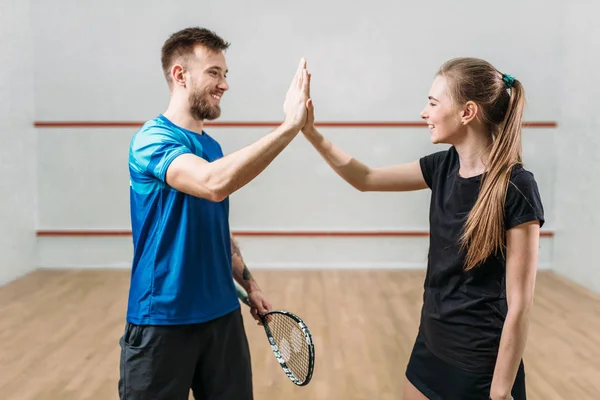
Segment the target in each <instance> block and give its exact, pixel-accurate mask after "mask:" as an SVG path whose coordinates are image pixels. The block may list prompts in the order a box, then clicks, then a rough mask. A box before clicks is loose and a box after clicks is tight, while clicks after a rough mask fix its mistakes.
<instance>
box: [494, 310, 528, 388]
mask: <svg viewBox="0 0 600 400" xmlns="http://www.w3.org/2000/svg"><path fill="white" fill-rule="evenodd" d="M528 328H529V316H528V313H527V311H519V310H513V311H509V312H508V314H507V316H506V321H505V323H504V328H503V330H502V337H501V340H500V349H499V351H498V357H497V360H496V367H495V370H494V377H493V380H492V388H491V392H492V394H496V395H498V396H497V397H496V398H499V399H500V398H506V399H510V398H511V397H510V392H511V390H512V387H513V384H514V381H515V377H516V375H517V371H518V369H519V364H520V362H521V359H522V358H523V353H524V351H525V344H526V342H527V332H528ZM501 396H504V397H501Z"/></svg>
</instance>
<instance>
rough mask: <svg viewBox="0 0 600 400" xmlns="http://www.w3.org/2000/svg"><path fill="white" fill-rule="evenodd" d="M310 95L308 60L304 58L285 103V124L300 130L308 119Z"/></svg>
mask: <svg viewBox="0 0 600 400" xmlns="http://www.w3.org/2000/svg"><path fill="white" fill-rule="evenodd" d="M309 97H310V79H309V75H308V71H307V70H306V60H305V59H304V58H302V60H300V64H299V65H298V69H297V70H296V75H294V78H293V79H292V82H291V83H290V87H289V89H288V91H287V94H286V97H285V101H284V103H283V111H284V113H285V124H286V125H288V126H290V127H293V128H297V129H298V130H300V128H302V126H304V123H305V121H306V115H307V109H306V106H307V101H308V99H309Z"/></svg>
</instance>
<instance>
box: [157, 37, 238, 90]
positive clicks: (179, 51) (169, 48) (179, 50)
mask: <svg viewBox="0 0 600 400" xmlns="http://www.w3.org/2000/svg"><path fill="white" fill-rule="evenodd" d="M195 45H202V46H204V47H206V48H207V49H209V50H212V51H215V52H216V51H224V50H227V48H228V47H229V45H230V43H228V42H226V41H225V40H223V38H221V37H220V36H219V35H217V34H216V33H214V32H212V31H210V30H208V29H206V28H200V27H192V28H186V29H182V30H180V31H178V32H175V33H173V34H172V35H171V36H170V37H169V38H168V39H167V40H166V41H165V43H164V44H163V47H162V50H161V62H162V68H163V73H164V74H165V77H166V78H167V82H168V83H169V85H170V84H171V78H170V74H169V71H170V69H171V66H172V65H173V63H174V62H175V60H177V59H178V58H180V57H183V58H184V59H185V58H186V57H189V56H191V55H192V54H193V51H194V46H195Z"/></svg>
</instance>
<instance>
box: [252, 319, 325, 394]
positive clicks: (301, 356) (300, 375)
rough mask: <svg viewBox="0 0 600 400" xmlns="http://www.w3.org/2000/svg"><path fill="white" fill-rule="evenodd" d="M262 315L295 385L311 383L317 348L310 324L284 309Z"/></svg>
mask: <svg viewBox="0 0 600 400" xmlns="http://www.w3.org/2000/svg"><path fill="white" fill-rule="evenodd" d="M260 318H261V320H262V323H263V327H264V328H265V332H266V334H267V338H268V340H269V344H270V345H271V350H272V351H273V354H274V355H275V358H276V359H277V361H278V362H279V365H280V366H281V368H282V369H283V372H284V373H285V374H286V375H287V377H288V378H289V379H290V380H291V381H292V382H293V383H294V384H296V385H298V386H306V385H308V384H309V383H310V381H311V379H312V376H313V371H314V368H315V347H314V342H313V338H312V334H311V332H310V330H309V329H308V326H306V323H305V322H304V321H303V320H302V319H301V318H300V317H298V316H297V315H295V314H293V313H291V312H289V311H284V310H274V311H270V312H268V313H265V314H260Z"/></svg>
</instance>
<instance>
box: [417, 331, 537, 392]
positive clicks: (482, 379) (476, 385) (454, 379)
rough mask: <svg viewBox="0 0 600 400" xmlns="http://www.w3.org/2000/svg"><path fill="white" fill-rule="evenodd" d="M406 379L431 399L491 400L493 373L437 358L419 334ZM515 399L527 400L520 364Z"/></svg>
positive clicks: (514, 387)
mask: <svg viewBox="0 0 600 400" xmlns="http://www.w3.org/2000/svg"><path fill="white" fill-rule="evenodd" d="M406 378H407V379H408V380H409V381H410V382H411V383H412V384H413V385H414V387H416V388H417V389H418V390H419V391H420V392H421V393H423V394H424V395H425V396H426V397H427V398H429V399H430V400H488V399H489V397H490V387H491V384H492V378H493V375H492V374H486V373H481V374H477V373H473V372H468V371H465V370H463V369H461V368H459V367H456V366H454V365H452V364H450V363H448V362H446V361H444V360H441V359H440V358H438V357H436V356H435V355H434V354H433V353H432V352H431V351H430V350H429V349H428V348H427V346H426V345H425V343H424V342H423V338H422V337H421V335H420V334H419V335H417V339H416V341H415V346H414V348H413V351H412V354H411V356H410V360H409V362H408V367H407V369H406ZM511 394H512V396H513V398H514V400H526V391H525V368H524V366H523V361H521V364H520V365H519V370H518V372H517V377H516V379H515V383H514V385H513V388H512V393H511Z"/></svg>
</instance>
